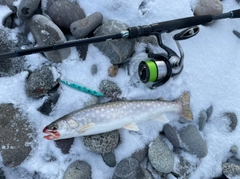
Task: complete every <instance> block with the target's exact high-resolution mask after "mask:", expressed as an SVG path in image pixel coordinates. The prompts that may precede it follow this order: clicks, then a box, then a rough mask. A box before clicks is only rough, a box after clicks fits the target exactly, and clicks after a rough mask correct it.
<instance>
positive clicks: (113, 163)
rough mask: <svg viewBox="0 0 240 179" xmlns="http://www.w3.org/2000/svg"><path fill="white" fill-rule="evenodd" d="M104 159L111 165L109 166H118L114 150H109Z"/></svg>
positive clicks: (103, 156)
mask: <svg viewBox="0 0 240 179" xmlns="http://www.w3.org/2000/svg"><path fill="white" fill-rule="evenodd" d="M102 158H103V161H104V162H105V163H106V164H107V165H108V166H109V167H115V166H116V156H115V154H114V153H113V152H109V153H106V154H103V155H102Z"/></svg>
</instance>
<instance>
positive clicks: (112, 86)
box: [99, 80, 122, 97]
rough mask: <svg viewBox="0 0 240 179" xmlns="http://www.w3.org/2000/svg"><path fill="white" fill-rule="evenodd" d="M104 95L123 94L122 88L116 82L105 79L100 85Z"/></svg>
mask: <svg viewBox="0 0 240 179" xmlns="http://www.w3.org/2000/svg"><path fill="white" fill-rule="evenodd" d="M99 89H100V91H101V92H102V93H103V94H104V96H110V97H115V96H119V95H121V94H122V91H121V89H120V88H119V87H118V85H117V84H116V83H114V82H113V81H110V80H103V81H102V82H101V84H100V87H99Z"/></svg>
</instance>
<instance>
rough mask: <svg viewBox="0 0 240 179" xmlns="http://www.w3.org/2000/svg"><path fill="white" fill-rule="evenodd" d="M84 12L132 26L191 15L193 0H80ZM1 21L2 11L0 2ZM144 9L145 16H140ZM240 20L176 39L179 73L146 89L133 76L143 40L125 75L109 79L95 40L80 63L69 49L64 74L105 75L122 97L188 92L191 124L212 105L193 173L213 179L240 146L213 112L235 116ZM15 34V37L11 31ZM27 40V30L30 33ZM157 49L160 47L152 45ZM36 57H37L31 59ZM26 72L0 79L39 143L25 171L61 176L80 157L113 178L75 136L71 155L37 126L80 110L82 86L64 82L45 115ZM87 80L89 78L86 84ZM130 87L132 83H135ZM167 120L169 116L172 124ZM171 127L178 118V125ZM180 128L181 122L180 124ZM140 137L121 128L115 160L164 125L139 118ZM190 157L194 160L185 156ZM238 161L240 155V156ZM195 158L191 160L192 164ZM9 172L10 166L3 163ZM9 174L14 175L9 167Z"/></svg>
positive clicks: (231, 1) (96, 80)
mask: <svg viewBox="0 0 240 179" xmlns="http://www.w3.org/2000/svg"><path fill="white" fill-rule="evenodd" d="M78 1H79V3H80V4H81V7H82V8H83V10H84V11H85V13H86V15H89V14H91V13H94V12H96V11H99V12H101V13H102V14H103V16H104V19H115V20H119V21H122V22H124V23H127V24H128V25H129V26H137V25H145V24H151V23H156V22H161V21H166V20H172V19H176V18H183V17H188V16H192V15H193V12H192V10H191V7H192V6H193V5H194V3H195V0H182V1H175V0H168V1H163V0H162V1H161V0H145V2H146V5H145V7H144V8H143V9H139V5H140V4H141V2H142V0H135V1H129V0H121V1H120V0H119V1H116V0H98V1H95V2H93V1H84V0H78ZM222 4H223V9H224V10H223V11H224V12H228V11H231V10H234V9H238V8H240V5H239V4H238V3H237V2H236V1H235V0H224V1H222ZM0 11H1V12H0V17H1V19H0V21H1V20H2V18H3V17H4V14H5V13H7V10H6V9H5V8H3V7H0ZM143 11H144V13H143ZM239 23H240V19H224V20H220V21H217V22H215V23H212V24H210V25H206V26H200V32H199V34H198V35H196V36H195V37H193V38H191V39H189V40H186V41H181V42H180V43H181V45H182V48H183V50H184V52H185V61H184V70H183V71H182V73H181V75H180V76H179V77H178V78H174V79H171V80H170V81H169V82H168V83H167V84H165V85H163V86H161V87H159V88H157V89H154V90H150V89H149V88H148V87H147V86H146V85H145V84H143V83H141V82H140V83H139V78H138V76H137V64H138V63H139V62H140V61H141V60H145V59H146V54H145V52H144V46H145V45H144V44H136V46H135V53H134V54H133V57H132V58H131V59H130V61H131V63H132V66H131V73H130V75H128V73H127V71H126V69H123V68H122V69H121V68H120V69H119V72H118V75H117V76H116V77H114V78H111V77H108V68H109V66H111V64H110V62H109V59H108V58H107V57H106V56H104V55H103V54H102V53H101V52H100V51H99V50H98V49H97V48H96V47H94V46H93V45H90V46H89V50H88V54H87V58H86V60H85V61H81V60H79V57H78V55H77V52H76V51H75V50H73V49H72V52H71V55H70V57H68V58H67V59H66V60H65V61H64V62H63V63H62V64H58V66H57V67H58V69H59V70H60V71H61V75H62V78H63V79H66V78H67V79H71V80H73V81H79V82H80V83H82V84H86V85H87V86H88V87H90V88H93V89H98V87H99V84H100V82H101V81H102V80H104V79H110V80H111V81H114V82H116V83H117V84H118V86H119V87H120V88H121V90H122V96H121V97H124V98H127V99H156V98H159V97H162V98H164V99H175V98H177V97H178V96H180V95H181V94H182V93H183V92H185V91H188V92H190V95H191V109H192V112H193V115H194V119H195V120H194V121H193V124H195V125H197V123H198V121H197V119H198V114H199V112H200V111H201V110H203V109H207V108H208V107H209V106H210V105H212V106H213V114H212V117H211V119H212V120H210V121H209V123H208V124H207V125H206V127H205V128H204V130H203V131H202V135H203V138H204V139H205V140H206V142H207V146H208V155H207V156H206V157H205V158H203V159H201V163H200V165H199V166H198V168H197V169H196V171H195V172H194V173H192V176H191V178H194V179H198V178H199V179H200V178H212V177H214V176H219V175H220V174H221V172H222V169H221V164H222V162H225V161H226V159H227V158H228V157H229V150H230V148H231V146H232V145H233V144H235V145H237V146H238V148H240V143H239V141H240V135H239V133H240V126H239V125H238V126H237V127H236V129H235V131H234V132H232V133H229V132H227V130H226V126H225V125H223V123H222V122H219V123H218V122H217V120H218V117H219V116H221V115H222V114H223V113H224V112H226V111H231V112H234V113H236V115H237V116H239V115H240V108H239V106H240V100H239V98H240V85H239V74H238V73H239V72H240V63H239V59H240V51H239V48H240V39H238V38H237V37H236V36H235V35H234V34H233V33H232V30H234V29H235V30H240V26H239ZM14 33H15V32H14V31H13V35H14ZM173 34H174V32H172V33H170V34H166V35H164V42H165V43H166V44H168V45H169V46H171V47H172V48H174V49H176V45H175V43H174V41H173V40H172V35H173ZM29 38H31V35H29ZM153 49H154V50H155V51H156V52H161V49H160V48H153ZM36 59H38V60H36ZM27 60H28V63H30V64H31V65H32V67H31V68H32V69H35V68H37V67H39V65H40V64H41V63H43V62H45V61H47V59H46V58H44V57H43V56H42V55H41V54H34V55H29V56H27ZM92 64H98V69H99V71H100V73H98V75H97V76H94V77H92V78H91V76H92V75H91V73H90V68H91V66H92ZM26 76H27V72H22V73H20V74H17V75H15V76H12V77H4V78H0V84H1V89H0V103H13V104H16V105H18V106H19V107H20V108H22V109H23V110H24V111H25V112H26V113H27V114H28V117H29V119H30V120H31V122H32V125H35V127H36V130H37V131H36V132H37V134H38V135H37V137H36V139H35V141H36V142H37V146H36V148H35V149H34V150H33V151H32V155H31V156H30V157H29V158H28V159H27V160H25V161H24V162H23V163H22V164H21V166H22V167H24V168H27V169H28V170H29V171H30V172H34V171H39V172H40V173H42V174H44V177H46V178H62V176H63V174H64V171H65V170H66V168H67V166H68V165H69V164H70V163H71V162H73V161H75V160H77V159H79V160H85V161H87V162H88V163H89V164H90V165H91V166H92V177H93V178H94V179H95V178H105V179H106V178H111V176H112V173H113V171H114V168H109V167H108V166H107V165H106V164H105V163H104V162H103V160H102V157H101V156H100V155H98V154H95V153H92V152H90V151H88V150H87V149H86V148H85V147H84V145H83V142H82V140H81V138H77V139H76V140H75V142H74V144H73V146H72V148H71V150H70V154H68V155H63V154H62V153H61V151H60V149H58V148H56V147H55V145H54V143H53V142H52V141H47V140H45V139H44V138H43V135H44V134H43V133H42V129H43V128H44V127H45V126H46V125H47V124H49V122H50V121H54V120H55V119H57V118H59V117H61V116H62V115H65V114H67V113H69V112H71V111H73V110H75V109H79V108H81V107H82V106H83V104H84V103H85V102H86V101H88V100H89V98H90V96H89V95H88V94H85V93H81V92H79V91H75V90H72V89H70V88H68V87H66V86H62V87H61V96H60V99H59V101H58V103H57V106H56V108H55V109H54V112H53V113H52V114H51V116H49V117H46V116H44V115H42V114H40V113H39V112H38V111H37V108H38V107H39V106H40V105H41V104H42V102H43V101H44V98H43V99H38V100H34V99H30V98H28V97H27V96H26V94H25V91H24V85H25V78H26ZM89 79H90V80H91V83H89ZM130 84H137V87H135V86H134V85H130ZM171 122H172V121H171ZM175 124H176V123H175ZM179 125H180V123H179ZM139 127H140V130H141V133H142V136H141V137H139V136H135V135H130V134H129V132H128V131H127V130H125V129H121V130H120V134H121V140H122V141H123V142H122V143H121V144H120V145H119V146H118V147H117V149H116V150H115V154H116V158H117V162H119V161H120V160H121V159H123V158H124V157H128V156H130V155H131V154H132V153H133V152H134V151H135V149H138V148H141V147H143V146H144V144H148V143H149V142H150V141H152V140H153V139H154V138H156V136H157V135H158V131H159V130H161V129H162V127H163V124H162V123H157V122H155V121H154V122H152V121H149V122H144V123H141V124H139ZM47 153H48V154H54V156H56V158H57V160H56V161H53V162H48V163H47V164H46V162H45V161H44V156H46V154H47ZM186 157H188V159H190V160H191V159H192V160H195V157H192V158H191V156H189V155H187V156H186ZM239 159H240V155H239ZM194 162H195V161H194ZM5 170H6V171H8V169H6V168H5ZM6 176H7V178H10V179H11V178H14V176H12V175H11V174H10V173H9V174H8V173H7V172H6Z"/></svg>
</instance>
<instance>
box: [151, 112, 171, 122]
mask: <svg viewBox="0 0 240 179" xmlns="http://www.w3.org/2000/svg"><path fill="white" fill-rule="evenodd" d="M154 120H156V121H159V122H166V123H167V122H169V119H168V118H167V116H166V115H165V114H161V115H160V116H158V117H156V118H154Z"/></svg>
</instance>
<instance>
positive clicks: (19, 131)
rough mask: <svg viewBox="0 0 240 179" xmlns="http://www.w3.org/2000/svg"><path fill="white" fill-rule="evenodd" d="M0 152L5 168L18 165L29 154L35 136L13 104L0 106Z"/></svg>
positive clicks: (25, 118)
mask: <svg viewBox="0 0 240 179" xmlns="http://www.w3.org/2000/svg"><path fill="white" fill-rule="evenodd" d="M0 121H1V122H0V136H1V138H0V146H1V148H0V152H1V156H2V160H3V164H4V165H5V166H7V167H16V166H18V165H20V164H21V163H22V162H23V161H24V160H25V159H26V158H27V157H28V156H29V154H30V152H31V150H32V147H31V146H30V145H29V144H32V145H33V138H34V137H35V134H34V133H33V129H32V128H31V125H30V124H29V123H28V118H27V116H25V115H24V114H23V113H22V112H21V111H20V110H19V109H16V108H15V107H14V106H13V104H1V105H0Z"/></svg>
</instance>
